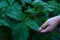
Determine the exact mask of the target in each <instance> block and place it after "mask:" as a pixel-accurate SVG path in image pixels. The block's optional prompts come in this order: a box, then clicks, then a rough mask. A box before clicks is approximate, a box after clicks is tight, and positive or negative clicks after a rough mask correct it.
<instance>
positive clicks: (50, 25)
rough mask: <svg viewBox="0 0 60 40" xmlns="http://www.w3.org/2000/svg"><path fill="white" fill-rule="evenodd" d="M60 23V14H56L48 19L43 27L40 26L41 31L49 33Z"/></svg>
mask: <svg viewBox="0 0 60 40" xmlns="http://www.w3.org/2000/svg"><path fill="white" fill-rule="evenodd" d="M59 23H60V16H55V17H52V18H50V19H48V20H47V21H46V22H45V23H44V24H43V25H41V27H40V28H39V30H40V32H41V33H47V32H51V31H53V30H54V29H55V28H56V26H57V25H58V24H59Z"/></svg>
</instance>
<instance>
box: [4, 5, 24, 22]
mask: <svg viewBox="0 0 60 40" xmlns="http://www.w3.org/2000/svg"><path fill="white" fill-rule="evenodd" d="M5 13H6V15H7V16H9V17H11V18H13V19H16V20H19V21H23V20H24V19H25V14H23V13H22V12H21V11H20V10H17V9H16V8H14V7H13V6H10V7H8V8H7V9H6V11H5Z"/></svg>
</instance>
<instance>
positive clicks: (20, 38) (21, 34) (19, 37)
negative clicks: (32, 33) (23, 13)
mask: <svg viewBox="0 0 60 40" xmlns="http://www.w3.org/2000/svg"><path fill="white" fill-rule="evenodd" d="M14 34H15V35H14ZM14 34H13V35H14V37H15V38H14V40H27V38H28V35H29V34H28V27H27V25H26V24H25V23H19V24H18V25H17V26H16V28H15V30H14Z"/></svg>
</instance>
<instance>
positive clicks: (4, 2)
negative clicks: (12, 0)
mask: <svg viewBox="0 0 60 40" xmlns="http://www.w3.org/2000/svg"><path fill="white" fill-rule="evenodd" d="M7 6H8V3H7V2H6V1H1V2H0V9H1V8H4V7H7Z"/></svg>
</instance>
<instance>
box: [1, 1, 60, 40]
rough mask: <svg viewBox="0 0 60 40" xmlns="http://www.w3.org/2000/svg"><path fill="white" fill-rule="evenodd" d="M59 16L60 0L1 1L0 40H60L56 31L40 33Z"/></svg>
mask: <svg viewBox="0 0 60 40" xmlns="http://www.w3.org/2000/svg"><path fill="white" fill-rule="evenodd" d="M59 14H60V0H0V31H1V32H0V40H59V36H58V34H57V32H56V31H53V32H49V33H46V34H41V33H40V32H39V26H41V25H42V24H43V23H44V22H45V21H46V20H47V19H48V18H50V17H53V16H57V15H59Z"/></svg>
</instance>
